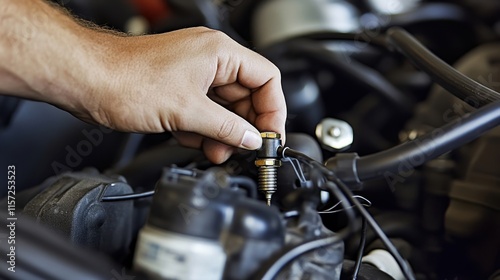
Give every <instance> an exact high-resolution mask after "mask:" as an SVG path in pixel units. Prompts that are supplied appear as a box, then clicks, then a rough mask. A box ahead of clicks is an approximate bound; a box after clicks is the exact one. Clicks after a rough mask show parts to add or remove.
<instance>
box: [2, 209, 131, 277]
mask: <svg viewBox="0 0 500 280" xmlns="http://www.w3.org/2000/svg"><path fill="white" fill-rule="evenodd" d="M16 216H18V217H17V219H16V220H14V221H13V220H10V222H9V224H10V226H7V227H5V226H3V227H1V228H0V236H1V238H0V240H1V241H2V242H0V253H1V254H2V256H6V261H2V264H1V265H0V278H1V279H12V280H27V279H29V280H42V279H53V280H66V279H68V277H71V279H89V280H90V279H92V280H108V279H113V277H114V278H116V277H122V276H124V275H127V274H126V273H127V272H126V271H125V270H124V269H122V270H120V269H118V268H116V267H115V266H114V264H113V261H112V260H110V259H108V258H106V257H105V256H103V255H101V254H100V253H96V252H95V251H92V250H89V249H87V248H82V247H79V246H75V245H74V244H72V243H70V242H69V240H67V239H66V238H65V236H62V235H60V234H58V233H55V232H54V231H53V230H50V229H47V228H46V227H45V226H43V225H41V224H39V223H37V222H36V221H35V220H33V219H32V218H30V217H27V216H24V215H16ZM0 218H1V219H2V220H3V221H6V220H9V218H11V219H12V217H9V216H8V215H7V212H2V213H0ZM13 233H14V234H13ZM4 237H5V239H4ZM7 237H10V238H9V239H8V240H10V241H6V240H7ZM4 241H5V242H4ZM8 268H10V269H8Z"/></svg>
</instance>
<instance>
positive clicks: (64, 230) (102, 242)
mask: <svg viewBox="0 0 500 280" xmlns="http://www.w3.org/2000/svg"><path fill="white" fill-rule="evenodd" d="M39 189H43V191H42V192H41V193H40V194H38V195H36V196H35V197H34V198H33V199H31V200H30V201H29V202H28V203H27V204H26V206H25V207H24V210H23V214H24V215H26V216H29V217H32V218H33V219H35V220H36V221H37V222H38V223H41V224H44V225H47V226H48V227H49V228H52V229H54V230H55V231H57V232H59V233H61V234H63V235H64V236H66V237H68V239H69V240H70V241H71V242H72V243H73V244H76V245H79V246H83V247H87V248H92V249H96V250H98V251H100V252H103V253H106V254H108V255H110V256H112V257H113V258H115V259H118V260H121V259H123V258H124V257H125V256H126V255H127V253H128V251H129V248H130V243H131V241H132V219H131V217H132V215H133V201H130V200H129V201H120V202H113V203H110V202H103V201H102V200H101V198H102V197H103V196H108V195H110V196H113V195H123V194H127V193H131V192H132V188H131V187H130V186H129V185H128V184H127V183H126V182H125V180H124V179H123V178H119V177H109V176H105V175H100V174H99V173H98V172H97V171H96V170H86V171H82V172H76V173H65V174H62V175H59V176H55V177H52V178H49V179H47V180H46V181H45V182H44V183H43V184H42V185H41V186H40V187H39Z"/></svg>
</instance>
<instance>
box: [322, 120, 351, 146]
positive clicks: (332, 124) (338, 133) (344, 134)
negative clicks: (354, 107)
mask: <svg viewBox="0 0 500 280" xmlns="http://www.w3.org/2000/svg"><path fill="white" fill-rule="evenodd" d="M316 137H317V138H318V140H319V142H320V143H321V144H323V146H324V147H325V148H328V149H330V150H336V151H338V150H342V149H345V148H347V147H349V146H350V145H351V144H352V142H353V141H354V135H353V131H352V127H351V126H350V125H349V124H348V123H347V122H344V121H341V120H337V119H332V118H327V119H323V120H322V121H321V122H320V123H319V124H318V125H317V126H316Z"/></svg>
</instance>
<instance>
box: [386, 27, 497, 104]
mask: <svg viewBox="0 0 500 280" xmlns="http://www.w3.org/2000/svg"><path fill="white" fill-rule="evenodd" d="M387 41H388V43H389V45H390V46H392V47H394V48H395V49H396V50H398V51H399V52H400V53H402V54H403V55H404V56H406V57H407V58H408V59H410V60H411V61H412V62H413V64H415V66H417V67H418V68H420V69H421V70H422V71H424V72H426V73H427V74H429V75H430V76H431V78H432V79H433V80H434V81H435V82H437V83H438V84H439V85H441V86H442V87H443V88H444V89H446V90H448V91H449V92H450V93H452V94H453V95H455V96H456V97H458V98H460V99H461V100H463V101H464V102H466V103H468V104H469V105H471V106H473V107H475V108H479V107H481V106H484V105H486V104H489V103H491V102H494V101H496V100H500V93H498V92H496V91H494V90H492V89H490V88H488V87H486V86H484V85H482V84H480V83H478V82H476V81H474V80H472V79H471V78H469V77H467V76H465V75H463V74H462V73H460V72H458V71H457V70H455V69H454V68H453V67H451V66H450V65H448V64H447V63H446V62H444V61H443V60H441V59H440V58H438V57H437V56H435V55H434V54H433V53H432V52H430V51H429V50H428V49H427V48H426V47H424V46H423V45H422V44H421V43H420V42H419V41H417V40H416V39H415V38H414V37H413V36H412V35H410V34H409V33H408V32H406V31H405V30H404V29H402V28H399V27H392V28H390V29H389V30H388V31H387Z"/></svg>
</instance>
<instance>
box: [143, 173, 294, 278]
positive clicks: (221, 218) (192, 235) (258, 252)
mask: <svg viewBox="0 0 500 280" xmlns="http://www.w3.org/2000/svg"><path fill="white" fill-rule="evenodd" d="M229 187H230V180H229V177H228V176H227V174H226V173H225V172H224V171H223V170H222V169H215V170H209V171H206V172H201V171H199V172H198V171H192V170H186V169H178V168H167V169H166V170H165V171H164V174H163V176H162V179H161V180H160V181H159V182H158V184H157V186H156V192H155V196H154V199H153V203H152V206H151V211H150V214H149V218H148V221H147V224H146V226H145V227H144V228H143V229H142V230H141V233H140V235H139V240H138V245H137V251H136V254H135V260H134V263H135V268H136V269H137V270H142V271H145V272H146V273H148V274H149V275H150V276H151V277H152V278H153V279H164V278H171V279H174V278H178V277H187V278H191V279H196V278H205V277H206V278H207V279H221V278H222V276H223V275H224V276H223V278H224V279H248V276H249V275H252V274H253V272H254V271H255V270H256V269H258V267H259V264H260V263H261V262H263V261H264V260H266V259H267V258H269V257H270V256H271V255H272V254H273V253H275V252H276V251H278V250H279V249H280V248H281V247H282V246H283V244H284V227H283V224H282V221H281V219H280V215H279V212H278V211H277V210H276V209H275V208H270V207H268V206H266V205H265V204H263V203H261V202H258V201H256V200H253V199H249V198H247V197H245V194H244V192H241V191H235V190H232V189H230V188H229ZM196 263H202V264H204V265H199V266H198V265H196Z"/></svg>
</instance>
